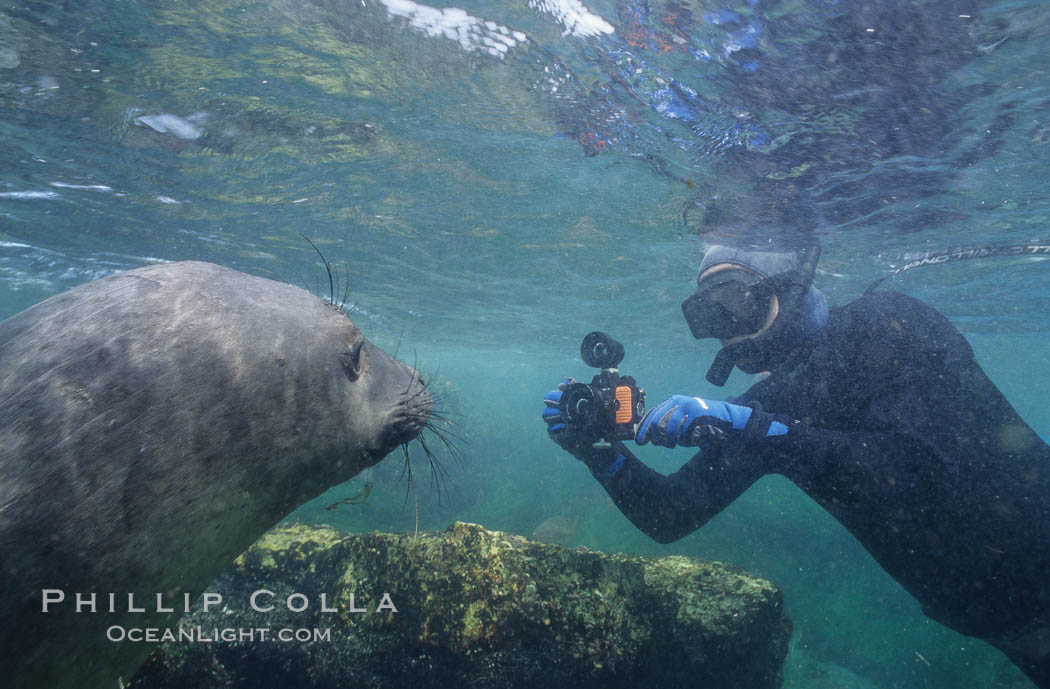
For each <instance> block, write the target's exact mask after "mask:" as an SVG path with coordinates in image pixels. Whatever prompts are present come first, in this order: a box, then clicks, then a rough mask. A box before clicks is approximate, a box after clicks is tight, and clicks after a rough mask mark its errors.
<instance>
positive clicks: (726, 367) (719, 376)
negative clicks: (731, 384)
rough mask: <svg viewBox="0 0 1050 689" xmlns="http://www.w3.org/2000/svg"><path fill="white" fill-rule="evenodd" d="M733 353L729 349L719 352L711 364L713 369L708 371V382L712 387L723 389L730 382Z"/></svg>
mask: <svg viewBox="0 0 1050 689" xmlns="http://www.w3.org/2000/svg"><path fill="white" fill-rule="evenodd" d="M733 366H734V363H733V352H732V350H731V349H730V348H729V347H723V348H722V349H720V350H718V354H716V355H715V360H714V361H712V362H711V368H709V369H707V375H706V376H704V377H705V378H707V382H708V383H711V385H717V386H718V387H722V386H723V385H725V384H726V381H727V380H729V374H730V373H732V372H733Z"/></svg>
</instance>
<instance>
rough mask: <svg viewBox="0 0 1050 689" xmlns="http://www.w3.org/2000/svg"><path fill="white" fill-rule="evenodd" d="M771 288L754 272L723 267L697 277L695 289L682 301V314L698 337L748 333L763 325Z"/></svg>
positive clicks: (767, 312)
mask: <svg viewBox="0 0 1050 689" xmlns="http://www.w3.org/2000/svg"><path fill="white" fill-rule="evenodd" d="M772 292H773V290H772V289H771V285H770V284H769V282H768V280H767V279H765V278H763V277H762V276H761V275H759V274H758V273H755V272H753V271H750V270H745V269H743V268H727V269H725V270H720V271H718V272H717V273H714V274H712V275H709V276H707V277H705V278H702V279H700V280H699V281H698V284H697V288H696V291H695V292H694V293H693V294H692V295H691V296H690V297H689V298H688V299H686V300H685V301H684V302H682V314H683V315H684V316H685V321H686V323H688V324H689V330H690V332H692V334H693V337H695V338H696V339H698V340H700V339H704V338H707V337H714V338H718V339H722V340H728V339H732V338H734V337H740V336H743V335H751V334H753V333H756V332H758V331H759V330H760V329H761V328H762V326H763V325H765V322H766V318H767V317H768V315H769V301H770V296H771V295H772Z"/></svg>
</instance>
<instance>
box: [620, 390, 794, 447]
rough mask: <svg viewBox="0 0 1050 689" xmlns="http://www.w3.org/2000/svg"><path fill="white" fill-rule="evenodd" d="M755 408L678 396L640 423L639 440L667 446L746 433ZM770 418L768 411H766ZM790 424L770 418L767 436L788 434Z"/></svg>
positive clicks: (651, 412)
mask: <svg viewBox="0 0 1050 689" xmlns="http://www.w3.org/2000/svg"><path fill="white" fill-rule="evenodd" d="M751 414H752V409H751V408H750V407H744V406H741V405H739V404H730V403H729V402H722V401H720V400H705V399H700V398H699V397H687V396H685V395H674V396H672V397H669V398H668V399H667V400H665V401H663V402H661V403H660V404H658V405H656V406H655V407H653V408H652V409H650V410H649V413H648V414H646V415H645V417H644V418H643V419H642V423H641V424H640V425H639V426H638V433H637V435H635V438H634V440H635V442H636V443H638V444H639V445H645V444H646V443H650V442H651V443H653V444H654V445H662V446H663V447H675V446H677V445H682V446H685V447H697V446H699V445H700V444H701V443H703V441H704V440H706V439H709V438H710V439H715V440H717V439H723V438H726V437H728V436H729V435H730V434H733V433H742V432H743V431H744V429H746V428H747V425H748V421H750V420H751ZM763 416H764V417H768V415H767V414H763ZM785 433H787V426H785V425H784V424H782V423H780V422H779V421H769V423H768V427H767V428H766V430H765V433H764V435H766V436H770V435H784V434H785Z"/></svg>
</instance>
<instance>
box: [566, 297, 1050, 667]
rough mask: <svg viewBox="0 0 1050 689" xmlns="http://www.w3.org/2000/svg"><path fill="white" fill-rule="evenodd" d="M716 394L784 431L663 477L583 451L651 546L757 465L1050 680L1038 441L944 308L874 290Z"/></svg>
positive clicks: (890, 568) (948, 617) (950, 613)
mask: <svg viewBox="0 0 1050 689" xmlns="http://www.w3.org/2000/svg"><path fill="white" fill-rule="evenodd" d="M730 401H732V402H736V403H738V404H746V405H752V404H753V403H755V402H758V403H760V405H761V409H763V410H764V411H765V412H768V413H771V414H773V416H774V418H776V419H777V420H779V421H781V422H782V423H785V424H787V425H788V427H789V429H790V430H789V432H788V433H787V435H784V436H779V437H768V438H766V437H757V438H755V439H753V440H749V441H746V443H745V444H743V445H742V447H739V448H738V449H737V450H735V451H727V450H726V449H725V448H724V447H723V449H722V451H718V450H717V449H716V450H714V451H709V452H704V451H702V452H700V453H699V454H697V455H696V456H694V457H693V458H692V459H691V460H690V461H689V462H688V463H687V464H685V465H684V466H683V467H682V468H681V469H680V470H678V471H677V472H675V473H674V474H671V475H670V476H664V475H662V474H659V473H657V472H655V471H653V470H652V469H650V468H649V467H647V466H645V465H644V464H643V463H642V462H641V461H639V460H638V459H636V458H635V457H633V456H632V455H630V453H629V451H627V449H626V448H625V447H624V446H622V445H619V444H617V445H616V446H615V448H614V450H613V451H608V450H606V451H604V452H599V453H598V454H596V455H594V456H593V457H591V458H589V459H587V460H585V461H587V463H588V465H589V466H590V468H591V469H592V471H593V472H594V473H595V476H596V477H597V478H598V480H599V481H600V482H601V483H602V485H603V486H604V487H605V489H606V490H607V491H608V493H609V495H610V496H611V497H612V499H613V500H614V501H615V503H616V505H617V506H618V507H619V508H620V510H621V511H622V512H623V513H624V514H625V515H626V516H627V517H628V518H629V519H630V520H631V521H632V522H633V523H634V524H635V525H636V526H637V527H638V528H639V529H641V530H642V531H644V532H645V533H646V534H648V535H649V536H651V537H652V538H654V539H655V540H657V541H660V542H661V543H667V542H670V541H674V540H676V539H679V538H682V537H683V536H685V535H686V534H689V533H690V532H692V531H694V530H695V529H697V528H698V527H700V526H701V525H702V524H704V523H705V522H706V521H707V520H708V519H710V518H711V517H713V516H714V515H715V514H717V513H718V512H719V511H720V510H722V509H723V508H724V507H726V506H727V505H728V504H729V503H730V502H732V501H733V500H734V499H735V498H736V497H737V496H739V495H740V494H741V493H742V492H744V490H745V489H747V487H748V486H750V485H751V484H752V483H754V482H755V481H756V480H757V479H758V478H760V477H762V476H764V475H766V474H782V475H784V476H786V477H787V478H789V479H790V480H791V481H793V482H794V483H795V484H796V485H798V486H799V487H800V488H802V489H803V490H804V491H805V492H806V493H807V494H808V495H809V496H810V497H811V498H813V499H814V500H816V501H817V502H818V503H820V504H821V505H822V506H823V507H824V508H825V509H827V510H828V511H829V512H830V513H831V514H832V515H834V516H835V518H836V519H838V520H839V522H841V523H842V524H843V525H844V526H845V527H846V528H847V529H849V531H850V533H852V534H853V535H854V536H855V537H856V538H857V539H858V540H859V541H860V542H861V543H862V544H863V545H864V547H865V548H867V550H868V551H869V552H870V553H871V554H872V555H873V556H874V557H875V559H876V560H878V562H879V563H880V564H881V565H882V567H883V568H885V569H886V571H887V572H889V574H890V575H892V576H893V577H894V579H896V580H897V581H898V582H899V583H900V584H901V585H902V586H904V588H906V589H907V590H908V591H909V592H910V593H911V594H912V595H914V596H915V597H916V598H917V599H918V600H919V602H920V603H921V604H922V608H923V610H924V612H925V613H926V614H927V615H929V616H930V617H931V618H933V619H935V620H937V621H939V622H941V623H943V624H945V625H947V626H949V627H951V628H952V629H955V630H956V631H958V632H961V633H963V634H967V635H971V636H976V637H980V638H983V639H986V640H988V641H990V642H992V643H994V644H996V645H998V646H999V647H1000V648H1002V649H1003V650H1004V651H1005V652H1007V654H1008V655H1010V657H1011V658H1012V659H1013V660H1014V661H1015V662H1016V663H1017V664H1018V665H1019V666H1020V667H1021V668H1022V669H1023V670H1025V671H1026V672H1027V673H1028V674H1029V675H1030V676H1032V678H1033V679H1034V680H1035V681H1036V682H1038V683H1039V685H1040V686H1042V687H1050V663H1048V661H1047V659H1048V658H1050V655H1048V653H1047V652H1050V625H1043V626H1040V625H1039V621H1040V620H1042V621H1044V622H1050V447H1048V446H1047V445H1046V444H1044V443H1043V442H1042V440H1041V439H1040V438H1039V436H1038V435H1037V434H1036V433H1035V432H1034V431H1033V430H1032V429H1031V428H1029V427H1028V426H1027V425H1026V424H1025V422H1024V421H1022V420H1021V418H1020V416H1018V414H1017V412H1015V411H1014V409H1013V408H1012V407H1011V406H1010V404H1009V402H1007V401H1006V399H1005V398H1004V397H1003V395H1002V394H1001V393H1000V392H999V391H998V390H997V389H996V387H995V386H994V385H993V384H992V382H991V381H990V380H989V379H988V377H987V376H986V375H985V374H984V372H983V371H982V370H981V368H980V367H979V366H978V364H977V361H976V360H975V359H974V356H973V352H972V351H971V349H970V346H969V345H968V344H967V342H966V341H965V340H964V339H963V337H962V335H960V334H959V332H958V331H956V330H955V328H954V327H952V325H951V324H950V323H949V322H948V321H947V320H946V319H945V318H944V317H943V316H941V315H940V314H938V313H937V312H936V311H934V310H933V309H931V308H930V307H928V306H926V305H925V304H923V303H922V302H919V301H917V300H915V299H912V298H910V297H907V296H904V295H902V294H897V293H892V292H873V293H871V294H869V295H866V296H864V297H861V298H860V299H858V300H856V301H855V302H853V303H851V304H849V305H848V306H845V307H843V308H839V309H832V311H831V313H830V315H829V318H828V322H827V325H826V326H825V328H824V329H823V330H822V332H821V333H820V334H819V335H818V336H816V337H815V338H813V339H812V340H810V341H809V343H808V344H807V345H806V346H805V347H802V348H799V349H798V350H796V351H794V352H792V353H791V358H790V360H789V361H787V362H786V363H785V365H784V366H782V367H780V368H779V369H777V370H775V371H774V372H773V374H772V375H771V376H769V377H768V378H766V379H765V380H763V381H761V382H759V383H757V384H756V385H754V386H753V387H751V389H749V390H748V391H747V392H745V393H744V394H743V395H742V396H741V397H740V398H738V399H736V400H730ZM610 452H623V453H624V454H626V455H627V458H626V460H625V461H624V462H623V465H622V468H621V469H620V470H619V471H618V472H617V473H616V474H615V475H613V476H607V475H606V472H603V471H602V470H603V469H604V468H605V467H606V466H607V465H608V464H609V462H610V459H611V457H612V455H611V454H610ZM1040 629H1045V630H1046V631H1047V634H1046V635H1045V636H1044V635H1042V633H1041V632H1040V631H1039V630H1040ZM1033 630H1035V632H1033ZM1033 634H1034V635H1033ZM1044 641H1045V642H1046V643H1043V642H1044ZM1033 644H1034V646H1033ZM1018 645H1020V647H1021V648H1022V650H1021V651H1019V650H1018ZM1043 646H1046V648H1043ZM1029 647H1032V648H1029Z"/></svg>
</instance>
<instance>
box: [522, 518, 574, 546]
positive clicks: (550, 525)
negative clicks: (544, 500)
mask: <svg viewBox="0 0 1050 689" xmlns="http://www.w3.org/2000/svg"><path fill="white" fill-rule="evenodd" d="M576 526H577V520H576V519H575V518H573V517H567V516H565V515H562V514H556V515H554V516H553V517H547V518H546V519H544V520H543V521H542V522H540V523H539V526H537V527H536V528H535V529H534V530H533V531H532V538H533V540H536V541H543V542H544V543H554V544H556V545H568V544H569V543H571V542H572V539H574V538H576Z"/></svg>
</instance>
